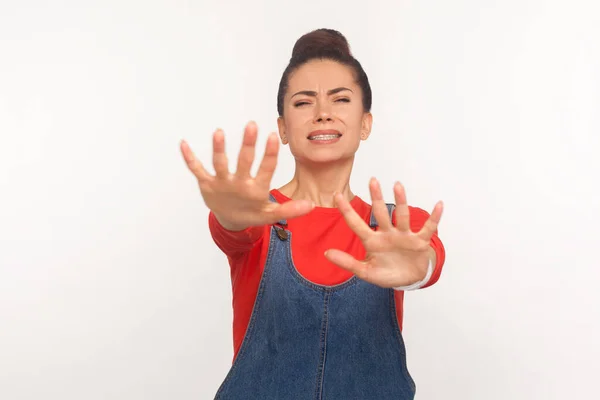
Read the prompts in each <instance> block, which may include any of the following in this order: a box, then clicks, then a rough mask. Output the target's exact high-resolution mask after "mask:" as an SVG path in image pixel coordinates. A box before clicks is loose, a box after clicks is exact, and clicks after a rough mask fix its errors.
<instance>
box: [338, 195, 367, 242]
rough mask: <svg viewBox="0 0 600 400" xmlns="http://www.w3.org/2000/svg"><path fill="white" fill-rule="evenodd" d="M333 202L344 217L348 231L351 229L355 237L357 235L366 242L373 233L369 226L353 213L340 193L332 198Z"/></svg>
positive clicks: (352, 209)
mask: <svg viewBox="0 0 600 400" xmlns="http://www.w3.org/2000/svg"><path fill="white" fill-rule="evenodd" d="M334 200H335V203H336V205H337V208H338V209H339V210H340V211H341V212H342V215H343V216H344V219H345V220H346V223H347V224H348V226H349V227H350V229H352V231H353V232H354V233H356V235H358V237H359V238H360V239H361V240H362V241H364V240H366V239H367V238H368V237H369V235H371V234H373V233H374V232H373V231H372V230H371V228H370V227H369V225H367V223H366V222H365V221H364V220H363V219H362V218H361V217H360V216H359V215H358V214H357V213H356V211H354V208H352V206H351V205H350V203H348V201H346V200H345V199H344V196H342V195H341V194H340V193H337V194H336V195H335V196H334Z"/></svg>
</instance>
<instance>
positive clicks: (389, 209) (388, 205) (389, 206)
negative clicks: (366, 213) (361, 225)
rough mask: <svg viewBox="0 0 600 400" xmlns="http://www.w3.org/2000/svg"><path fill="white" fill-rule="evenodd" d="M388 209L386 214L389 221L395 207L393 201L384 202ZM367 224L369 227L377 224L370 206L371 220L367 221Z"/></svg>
mask: <svg viewBox="0 0 600 400" xmlns="http://www.w3.org/2000/svg"><path fill="white" fill-rule="evenodd" d="M385 205H386V206H387V209H388V214H389V216H390V221H391V220H392V215H393V214H394V210H395V209H396V205H395V204H393V203H386V204H385ZM369 226H370V227H371V228H376V227H377V226H378V224H377V220H376V219H375V214H373V208H372V207H371V221H370V222H369Z"/></svg>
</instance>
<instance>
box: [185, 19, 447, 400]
mask: <svg viewBox="0 0 600 400" xmlns="http://www.w3.org/2000/svg"><path fill="white" fill-rule="evenodd" d="M277 108H278V112H279V118H278V121H277V122H278V128H279V139H280V140H281V142H282V143H283V144H284V145H289V146H290V150H291V152H292V154H293V156H294V158H295V160H296V169H295V172H294V176H293V177H292V179H291V180H290V181H289V183H287V184H286V185H284V186H282V187H280V188H279V189H270V182H271V178H272V176H273V172H274V170H275V166H276V164H277V154H278V138H277V136H276V135H275V134H272V135H271V136H269V138H268V140H267V145H266V151H265V155H264V158H263V159H262V162H261V165H260V168H259V170H258V172H257V174H256V176H255V177H252V176H251V175H250V169H251V165H252V163H253V161H254V153H255V143H256V137H257V127H256V125H255V124H254V123H252V122H251V123H249V124H248V125H247V126H246V129H245V132H244V138H243V145H242V148H241V150H240V153H239V157H238V162H237V170H236V171H235V173H230V172H229V171H228V166H227V158H226V155H225V141H224V135H223V132H222V131H220V130H217V131H216V132H215V134H214V137H213V148H214V153H213V165H214V169H215V173H216V175H214V176H213V175H211V174H209V173H208V172H207V171H206V170H205V168H204V167H203V166H202V164H201V163H200V162H199V161H198V160H197V159H196V158H195V157H194V154H193V153H192V151H191V149H190V148H189V146H188V145H187V143H186V142H185V141H182V143H181V151H182V154H183V157H184V159H185V161H186V163H187V165H188V167H189V169H190V170H191V171H192V172H193V174H194V175H195V177H196V178H197V180H198V183H199V185H200V191H201V193H202V196H203V198H204V201H205V202H206V205H207V206H208V208H209V209H210V214H209V227H210V231H211V233H212V237H213V239H214V241H215V243H216V244H217V246H218V247H219V248H220V249H221V250H222V251H223V252H224V253H225V254H226V255H227V257H228V260H229V264H230V267H231V280H232V287H233V313H234V318H233V339H234V361H233V365H232V367H231V370H230V371H229V374H228V375H227V377H226V379H225V381H224V382H223V383H222V385H221V387H220V388H219V390H218V392H217V395H216V398H217V399H260V400H267V399H335V400H348V399H396V400H397V399H412V398H413V397H414V393H415V384H414V382H413V380H412V378H411V376H410V374H409V372H408V370H407V367H406V355H405V348H404V342H403V339H402V334H401V330H402V306H403V299H404V297H403V294H404V291H406V290H413V289H419V288H423V287H426V286H430V285H432V284H433V283H435V282H436V281H437V280H438V278H439V276H440V272H441V269H442V265H443V263H444V254H445V253H444V247H443V245H442V243H441V241H440V239H439V238H438V236H437V226H438V223H439V221H440V218H441V214H442V203H441V202H439V203H438V204H436V206H435V208H434V209H433V212H432V213H431V215H429V214H428V213H427V212H426V211H424V210H422V209H420V208H416V207H410V206H408V205H407V203H406V195H405V192H404V188H403V186H402V185H401V184H400V183H396V184H395V185H394V195H395V204H386V203H385V201H384V199H383V197H382V193H381V187H380V185H379V183H378V181H377V180H375V179H371V181H370V182H369V189H370V194H371V201H372V206H371V205H369V204H368V203H366V202H364V201H363V200H362V199H361V198H359V197H358V196H356V195H354V194H353V192H352V191H351V189H350V186H349V181H350V173H351V171H352V167H353V163H354V156H355V153H356V151H357V150H358V147H359V144H360V142H361V141H363V140H366V139H367V138H368V137H369V134H370V133H371V124H372V120H373V117H372V115H371V113H370V108H371V88H370V86H369V81H368V78H367V75H366V74H365V72H364V71H363V68H362V66H361V65H360V63H359V62H358V61H357V60H356V59H355V58H354V57H353V56H352V54H351V53H350V49H349V46H348V42H347V41H346V39H345V37H344V36H343V35H342V34H340V33H339V32H337V31H334V30H329V29H319V30H316V31H313V32H310V33H308V34H306V35H304V36H302V37H301V38H300V39H298V41H297V42H296V45H295V46H294V49H293V54H292V58H291V60H290V63H289V66H288V67H287V68H286V70H285V72H284V73H283V77H282V78H281V83H280V86H279V93H278V95H277Z"/></svg>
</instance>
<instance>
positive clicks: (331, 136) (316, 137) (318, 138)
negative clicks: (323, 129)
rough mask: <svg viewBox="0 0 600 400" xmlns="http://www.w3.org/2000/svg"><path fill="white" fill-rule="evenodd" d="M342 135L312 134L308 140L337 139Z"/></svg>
mask: <svg viewBox="0 0 600 400" xmlns="http://www.w3.org/2000/svg"><path fill="white" fill-rule="evenodd" d="M340 136H342V135H317V136H312V137H309V138H308V139H309V140H332V139H337V138H339V137H340Z"/></svg>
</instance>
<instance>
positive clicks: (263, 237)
mask: <svg viewBox="0 0 600 400" xmlns="http://www.w3.org/2000/svg"><path fill="white" fill-rule="evenodd" d="M271 193H272V194H273V196H274V197H275V199H276V200H277V202H279V203H283V202H286V201H289V200H290V199H289V198H288V197H286V196H284V195H283V194H282V193H280V192H279V191H278V190H275V189H274V190H272V191H271ZM350 204H351V205H352V207H353V208H354V209H355V210H356V212H357V213H358V214H359V215H360V216H361V217H362V218H363V219H364V220H365V222H367V223H368V222H369V219H370V216H371V205H370V204H368V203H365V202H364V201H363V200H362V199H361V198H359V197H358V196H355V197H354V199H352V201H351V202H350ZM409 209H410V225H411V230H412V231H413V232H416V231H419V230H420V229H421V228H422V227H423V225H424V224H425V221H426V220H427V218H429V213H428V212H427V211H425V210H422V209H420V208H417V207H410V206H409ZM393 222H394V224H395V218H394V219H393ZM209 228H210V232H211V234H212V237H213V240H214V241H215V243H216V244H217V246H218V247H219V248H220V249H221V250H222V251H223V252H224V253H225V254H226V255H227V258H228V260H229V264H230V272H231V284H232V291H233V344H234V359H235V357H236V356H237V353H238V351H239V348H240V346H241V344H242V340H243V339H244V335H245V333H246V329H247V327H248V323H249V321H250V316H251V314H252V308H253V307H254V301H255V299H256V293H257V292H258V286H259V284H260V278H261V276H262V272H263V269H264V266H265V260H266V256H267V250H268V246H269V233H270V226H265V227H252V228H248V229H246V230H244V231H240V232H231V231H227V230H226V229H225V228H223V227H222V226H221V224H219V222H218V221H217V219H216V218H215V216H214V214H213V213H212V212H211V213H210V214H209ZM287 229H288V230H290V231H291V232H292V256H293V261H294V264H295V266H296V269H297V270H298V272H299V273H300V274H301V275H302V276H304V277H305V278H306V279H307V280H309V281H312V282H314V283H317V284H321V285H335V284H339V283H342V282H344V281H346V280H348V279H349V278H350V277H351V276H352V274H351V273H350V272H348V271H346V270H344V269H342V268H339V267H338V266H336V265H335V264H332V263H331V262H329V261H328V260H327V259H326V258H325V256H324V255H323V253H324V252H325V250H327V249H331V248H335V249H340V250H343V251H345V252H347V253H349V254H351V255H353V256H354V257H355V258H356V259H359V260H361V259H363V258H364V256H365V249H364V247H363V245H362V243H361V242H360V240H359V239H358V237H357V236H356V235H355V234H354V232H352V230H351V229H350V228H349V227H348V226H347V224H346V221H345V220H344V218H343V216H342V214H341V213H340V211H339V210H338V209H337V208H327V207H316V208H315V209H314V210H313V211H311V212H310V213H309V214H307V215H304V216H302V217H299V218H294V219H292V220H289V221H288V226H287ZM431 245H432V247H433V248H434V249H435V252H436V254H437V262H436V265H435V269H434V273H433V275H432V277H431V279H430V280H429V281H428V282H427V284H426V285H425V287H427V286H431V285H433V284H434V283H435V282H437V280H438V279H439V277H440V274H441V272H442V266H443V264H444V260H445V252H444V246H443V244H442V242H441V241H440V239H439V238H438V236H437V232H436V234H435V235H434V236H433V237H432V239H431ZM307 249H310V251H307ZM395 300H396V310H397V316H398V322H399V324H400V329H402V316H403V301H404V292H402V291H397V292H396V293H395Z"/></svg>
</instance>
